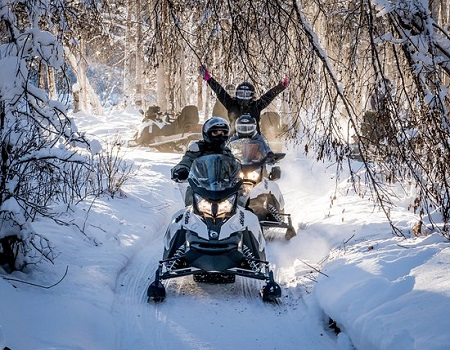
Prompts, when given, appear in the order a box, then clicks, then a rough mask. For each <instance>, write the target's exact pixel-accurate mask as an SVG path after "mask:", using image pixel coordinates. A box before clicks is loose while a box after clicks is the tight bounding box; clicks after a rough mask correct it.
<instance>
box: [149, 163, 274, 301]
mask: <svg viewBox="0 0 450 350" xmlns="http://www.w3.org/2000/svg"><path fill="white" fill-rule="evenodd" d="M240 169H241V167H240V163H239V162H238V161H237V160H236V159H235V158H234V157H231V156H227V155H222V154H214V155H206V156H202V157H199V158H197V159H196V160H194V162H193V164H192V166H191V170H190V172H189V176H188V183H189V186H190V191H187V193H188V196H189V195H190V196H191V198H192V204H191V205H188V206H187V207H186V208H185V209H182V210H180V211H178V212H177V213H175V215H174V216H173V217H172V220H171V223H170V224H169V227H168V229H167V231H166V233H165V238H164V253H163V259H162V260H161V261H160V262H159V266H158V269H157V270H156V272H155V279H154V281H153V282H152V283H151V284H150V286H149V287H148V290H147V295H148V300H149V301H151V300H153V301H156V302H158V301H162V300H164V298H165V296H166V290H165V287H164V285H163V283H162V281H164V280H167V279H170V278H176V277H182V276H188V275H193V279H194V281H195V282H208V283H233V282H235V278H236V275H238V276H243V277H248V278H253V279H257V280H263V281H265V282H266V283H265V285H264V286H263V287H262V289H261V291H260V294H261V296H262V299H263V300H264V301H268V302H272V301H276V300H277V298H279V297H280V296H281V289H280V286H279V285H278V284H277V283H276V282H275V281H274V277H273V272H272V271H271V270H270V268H269V262H268V261H267V260H266V252H265V245H266V241H265V239H264V236H263V234H262V231H261V227H260V225H259V222H258V218H257V216H256V215H255V214H253V213H252V212H251V211H249V210H247V209H245V208H243V207H241V206H239V205H238V201H237V198H238V192H239V189H240V188H241V185H242V179H240V178H239V172H240Z"/></svg>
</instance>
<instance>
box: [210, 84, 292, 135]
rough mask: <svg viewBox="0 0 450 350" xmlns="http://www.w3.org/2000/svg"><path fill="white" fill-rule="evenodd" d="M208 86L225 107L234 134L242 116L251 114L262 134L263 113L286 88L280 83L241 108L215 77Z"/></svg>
mask: <svg viewBox="0 0 450 350" xmlns="http://www.w3.org/2000/svg"><path fill="white" fill-rule="evenodd" d="M208 85H209V86H210V87H211V89H212V90H213V91H214V93H215V94H216V96H217V99H218V100H219V101H220V102H221V103H222V104H223V105H224V106H225V108H226V109H227V111H228V119H229V120H230V125H231V129H232V131H233V132H234V124H235V122H236V120H237V119H238V118H239V117H240V116H241V115H242V114H246V113H247V114H250V115H251V116H252V117H253V118H255V120H256V123H257V130H258V133H261V130H260V128H259V121H260V119H261V111H262V110H263V109H264V108H266V107H267V106H268V105H269V104H270V103H271V102H272V101H273V100H274V99H275V97H277V96H278V95H279V94H280V93H281V92H282V91H284V90H285V89H286V88H285V87H284V86H283V84H281V83H279V84H278V85H277V86H274V87H273V88H271V89H270V90H269V91H267V92H266V93H265V94H264V95H262V96H261V97H260V98H259V99H258V100H253V101H251V102H250V103H249V104H248V105H247V106H241V105H240V104H239V103H238V101H237V100H236V98H235V97H231V96H230V95H229V94H228V92H227V91H226V90H225V89H224V88H223V87H222V85H220V84H219V83H218V82H217V81H216V80H215V79H214V78H213V77H211V78H210V79H208Z"/></svg>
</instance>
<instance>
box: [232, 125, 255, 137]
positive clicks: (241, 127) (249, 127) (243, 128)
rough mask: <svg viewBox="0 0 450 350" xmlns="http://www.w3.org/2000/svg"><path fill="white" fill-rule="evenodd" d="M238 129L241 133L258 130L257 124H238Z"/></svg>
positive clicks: (251, 132) (245, 133) (247, 133)
mask: <svg viewBox="0 0 450 350" xmlns="http://www.w3.org/2000/svg"><path fill="white" fill-rule="evenodd" d="M236 130H237V132H238V133H239V134H244V135H250V134H253V133H254V132H255V131H256V125H255V124H239V123H238V124H237V125H236Z"/></svg>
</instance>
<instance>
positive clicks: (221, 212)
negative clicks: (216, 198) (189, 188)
mask: <svg viewBox="0 0 450 350" xmlns="http://www.w3.org/2000/svg"><path fill="white" fill-rule="evenodd" d="M195 200H196V202H197V209H198V211H199V212H201V213H203V215H207V216H211V217H223V216H225V215H226V214H228V213H230V212H231V211H232V210H233V207H234V202H235V201H236V195H235V194H234V195H232V196H230V197H228V198H227V199H224V200H222V201H220V202H211V201H209V200H207V199H205V198H203V197H201V196H200V195H198V194H196V195H195Z"/></svg>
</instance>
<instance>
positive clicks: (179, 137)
mask: <svg viewBox="0 0 450 350" xmlns="http://www.w3.org/2000/svg"><path fill="white" fill-rule="evenodd" d="M142 113H144V112H143V111H142ZM201 129H202V125H201V124H200V120H199V115H198V109H197V107H196V106H185V107H184V108H183V109H182V110H181V113H179V114H177V115H175V116H171V115H167V114H163V113H161V112H160V108H159V107H157V106H151V107H149V108H148V110H147V112H145V114H144V120H143V121H142V124H141V125H140V127H139V130H138V132H137V133H136V135H135V141H136V144H138V145H143V146H148V147H150V148H153V149H155V150H157V151H159V152H175V153H184V152H185V151H186V148H187V146H188V144H189V143H190V142H191V141H193V140H199V139H201V138H202V133H201Z"/></svg>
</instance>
